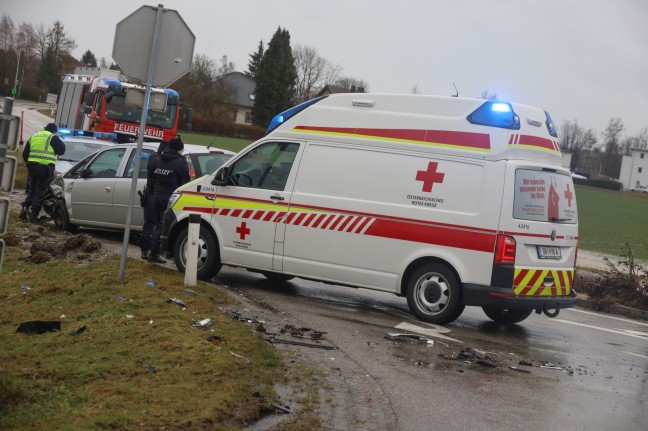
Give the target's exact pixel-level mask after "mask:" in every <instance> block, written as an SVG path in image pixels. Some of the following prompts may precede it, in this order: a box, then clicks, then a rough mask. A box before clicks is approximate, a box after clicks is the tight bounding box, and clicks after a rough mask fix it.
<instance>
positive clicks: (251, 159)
mask: <svg viewBox="0 0 648 431" xmlns="http://www.w3.org/2000/svg"><path fill="white" fill-rule="evenodd" d="M298 149H299V144H296V143H287V142H270V143H267V144H263V145H260V146H258V147H256V148H254V149H253V150H251V151H249V152H248V153H247V154H245V155H244V156H243V157H241V158H240V159H239V160H238V161H237V162H236V163H235V164H234V165H233V166H232V169H231V171H230V179H229V183H230V184H231V185H234V186H239V187H250V188H258V189H268V190H283V189H284V188H285V187H286V182H287V181H288V175H290V170H291V169H292V165H293V163H294V161H295V156H296V155H297V150H298Z"/></svg>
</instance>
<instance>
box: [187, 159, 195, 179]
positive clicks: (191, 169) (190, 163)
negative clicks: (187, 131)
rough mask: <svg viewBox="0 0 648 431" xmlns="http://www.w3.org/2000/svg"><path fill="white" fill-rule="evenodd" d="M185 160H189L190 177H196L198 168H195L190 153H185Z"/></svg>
mask: <svg viewBox="0 0 648 431" xmlns="http://www.w3.org/2000/svg"><path fill="white" fill-rule="evenodd" d="M185 160H186V161H187V168H188V169H189V177H190V178H191V179H192V180H193V179H194V178H196V169H195V168H194V165H193V162H192V161H191V157H189V154H187V155H185Z"/></svg>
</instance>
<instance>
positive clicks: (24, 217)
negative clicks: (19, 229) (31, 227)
mask: <svg viewBox="0 0 648 431" xmlns="http://www.w3.org/2000/svg"><path fill="white" fill-rule="evenodd" d="M18 217H20V220H27V207H25V206H23V207H22V209H21V210H20V215H19V216H18Z"/></svg>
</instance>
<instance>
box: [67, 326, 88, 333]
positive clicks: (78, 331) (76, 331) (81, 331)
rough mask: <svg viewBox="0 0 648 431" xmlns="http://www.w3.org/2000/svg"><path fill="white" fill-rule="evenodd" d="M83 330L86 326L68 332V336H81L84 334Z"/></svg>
mask: <svg viewBox="0 0 648 431" xmlns="http://www.w3.org/2000/svg"><path fill="white" fill-rule="evenodd" d="M85 330H86V325H83V326H82V327H80V328H77V329H73V330H72V331H70V335H79V334H83V333H84V332H85Z"/></svg>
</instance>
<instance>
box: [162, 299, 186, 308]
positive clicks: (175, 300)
mask: <svg viewBox="0 0 648 431" xmlns="http://www.w3.org/2000/svg"><path fill="white" fill-rule="evenodd" d="M166 303H167V304H171V303H174V304H178V305H179V306H181V307H182V308H187V304H185V303H184V301H183V300H182V299H178V298H171V299H167V300H166Z"/></svg>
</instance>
